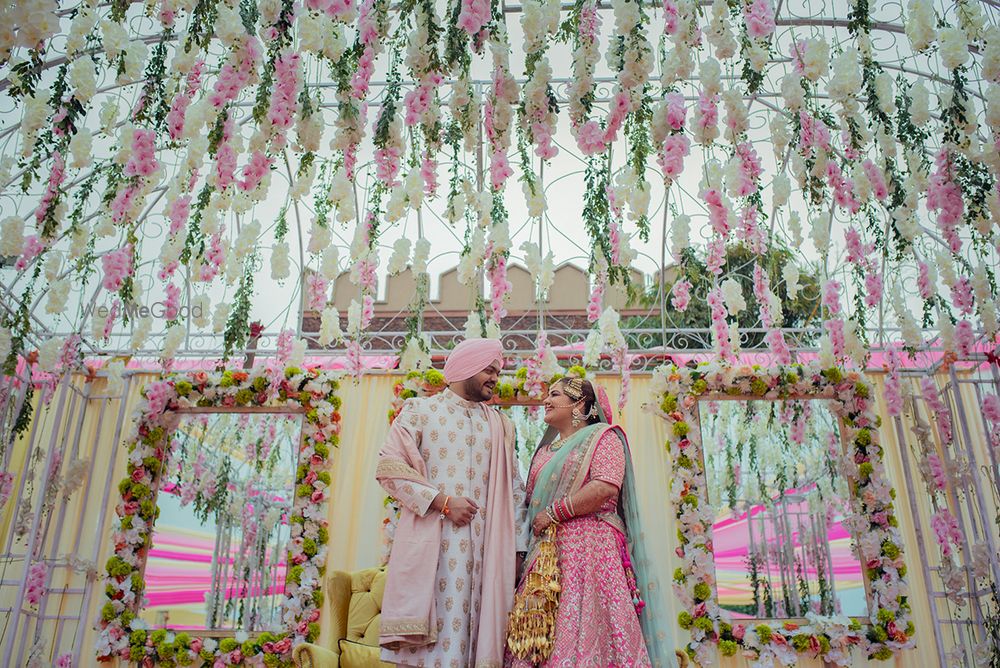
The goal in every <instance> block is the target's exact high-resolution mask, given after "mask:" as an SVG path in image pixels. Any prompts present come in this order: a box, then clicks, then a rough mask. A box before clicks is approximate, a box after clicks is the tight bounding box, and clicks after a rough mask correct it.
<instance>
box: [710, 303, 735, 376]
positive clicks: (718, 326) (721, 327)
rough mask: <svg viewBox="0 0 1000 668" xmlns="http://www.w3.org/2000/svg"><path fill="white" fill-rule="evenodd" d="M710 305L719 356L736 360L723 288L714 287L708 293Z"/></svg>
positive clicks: (730, 360)
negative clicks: (730, 337) (727, 319)
mask: <svg viewBox="0 0 1000 668" xmlns="http://www.w3.org/2000/svg"><path fill="white" fill-rule="evenodd" d="M708 306H709V308H710V309H711V312H712V334H713V338H714V339H715V345H716V348H717V349H718V351H719V357H720V358H721V359H722V360H723V361H726V362H734V361H735V360H736V355H735V353H734V352H733V348H732V344H731V342H730V340H729V323H728V322H726V305H725V302H724V301H723V299H722V290H721V289H720V288H714V289H713V290H712V291H711V292H709V293H708Z"/></svg>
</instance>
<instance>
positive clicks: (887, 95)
mask: <svg viewBox="0 0 1000 668" xmlns="http://www.w3.org/2000/svg"><path fill="white" fill-rule="evenodd" d="M875 95H876V97H877V98H878V106H879V109H880V110H881V111H882V113H883V114H886V115H888V116H891V115H892V114H894V113H895V111H896V98H895V95H894V93H893V86H892V75H891V74H889V73H888V72H882V73H881V74H879V75H878V76H877V77H875Z"/></svg>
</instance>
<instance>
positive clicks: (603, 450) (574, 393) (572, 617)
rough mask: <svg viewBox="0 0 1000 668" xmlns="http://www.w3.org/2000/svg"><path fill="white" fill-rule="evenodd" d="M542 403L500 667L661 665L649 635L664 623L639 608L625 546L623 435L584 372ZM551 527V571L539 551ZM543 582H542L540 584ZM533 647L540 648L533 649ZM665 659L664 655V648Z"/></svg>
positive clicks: (634, 570) (629, 486) (630, 523)
mask: <svg viewBox="0 0 1000 668" xmlns="http://www.w3.org/2000/svg"><path fill="white" fill-rule="evenodd" d="M544 407H545V422H546V424H547V425H548V430H547V431H546V434H545V436H544V437H543V438H542V441H541V443H540V444H539V447H538V449H537V450H536V452H535V454H534V457H533V459H532V462H531V468H530V470H529V473H528V483H527V488H528V489H527V491H528V513H529V517H532V518H533V520H532V532H533V534H534V535H533V538H532V542H531V545H530V546H529V554H528V558H527V560H526V561H525V564H526V566H527V569H526V574H525V576H524V577H523V578H522V580H521V583H520V585H519V586H518V591H517V595H516V599H515V603H514V612H513V613H512V615H511V624H510V628H509V630H508V632H509V637H508V646H509V651H508V655H507V664H508V665H511V666H515V667H517V668H522V667H525V666H531V665H537V664H539V663H541V665H546V666H601V667H603V666H612V665H614V666H649V665H660V664H661V662H660V661H659V660H658V659H657V654H659V652H657V651H656V649H655V647H654V643H652V642H650V641H653V640H659V639H662V640H665V641H666V640H667V638H666V637H663V634H662V633H657V632H656V631H654V630H653V629H652V623H653V622H661V623H669V620H667V619H659V620H657V619H655V618H653V619H646V618H649V617H651V615H650V612H651V611H647V612H646V613H645V614H643V613H642V610H643V607H644V606H645V603H644V602H643V595H644V591H643V587H644V586H645V585H646V581H645V580H644V578H643V577H642V576H643V573H642V571H643V570H644V569H641V568H638V567H637V565H635V564H634V563H633V561H632V558H631V556H632V555H633V554H635V553H634V551H633V549H631V548H630V545H629V539H630V538H632V539H634V538H635V537H636V534H632V535H631V536H630V530H633V531H636V530H637V529H638V527H637V523H638V514H637V512H636V502H635V498H634V479H633V474H632V465H631V461H630V456H629V450H628V442H627V440H626V437H625V432H624V431H623V430H622V429H621V428H620V427H616V426H611V425H610V424H609V422H608V419H607V418H608V416H609V415H610V414H611V411H610V406H609V405H608V402H607V395H606V394H605V393H604V391H603V390H602V389H598V390H597V391H595V386H594V385H593V384H592V383H591V382H590V381H589V380H585V379H583V378H575V377H574V378H569V377H567V378H563V379H560V380H559V381H557V382H555V383H553V385H552V386H551V387H550V389H549V394H548V397H547V398H546V399H545V402H544ZM553 533H554V534H555V536H556V539H555V552H556V556H557V561H558V567H557V568H556V569H553V568H552V566H554V564H549V563H548V562H549V561H554V560H547V559H546V555H545V553H546V544H548V545H549V551H551V540H549V539H551V536H552V535H553ZM556 579H558V582H557V583H555V582H554V580H556ZM543 580H545V581H546V584H543V585H541V586H539V582H541V581H543ZM550 581H551V582H550ZM556 590H558V591H559V594H558V603H556V602H555V601H554V600H553V601H550V606H549V610H548V613H547V614H543V615H542V616H546V617H548V619H549V625H550V626H551V625H552V623H553V622H554V631H553V630H551V629H550V630H548V631H544V632H540V631H539V630H538V629H539V625H538V619H539V611H538V609H539V600H540V599H541V598H546V596H547V594H546V593H545V592H548V591H556ZM540 592H541V593H540ZM549 598H553V599H554V596H549ZM556 606H558V607H556ZM656 616H657V617H658V616H659V615H656ZM640 619H642V620H643V624H642V627H646V628H647V630H646V632H647V634H655V636H653V637H647V638H646V639H645V640H644V636H643V630H644V629H643V628H642V627H641V626H640ZM543 635H544V636H547V637H541V636H543ZM647 644H648V645H649V650H648V651H647ZM655 644H659V643H655ZM665 644H670V643H665ZM540 646H544V647H545V649H544V650H543V651H541V652H539V651H537V649H538V647H540ZM651 656H653V657H654V659H653V662H651V660H650V657H651ZM666 656H669V657H670V659H671V660H672V659H673V656H672V650H671V652H670V653H669V654H667V655H666ZM654 662H655V663H654Z"/></svg>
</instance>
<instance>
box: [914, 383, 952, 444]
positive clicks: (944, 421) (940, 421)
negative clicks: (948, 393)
mask: <svg viewBox="0 0 1000 668" xmlns="http://www.w3.org/2000/svg"><path fill="white" fill-rule="evenodd" d="M920 390H921V391H922V392H923V394H924V402H926V404H927V408H928V409H930V410H931V411H932V412H933V413H934V416H935V418H936V419H937V426H938V433H939V434H940V436H941V443H942V444H943V445H945V446H948V445H951V443H952V440H953V434H952V429H951V412H950V411H949V410H948V407H947V406H945V403H944V401H942V400H941V395H940V394H939V393H938V388H937V385H936V384H935V383H934V379H933V378H930V377H927V376H924V377H923V378H921V379H920Z"/></svg>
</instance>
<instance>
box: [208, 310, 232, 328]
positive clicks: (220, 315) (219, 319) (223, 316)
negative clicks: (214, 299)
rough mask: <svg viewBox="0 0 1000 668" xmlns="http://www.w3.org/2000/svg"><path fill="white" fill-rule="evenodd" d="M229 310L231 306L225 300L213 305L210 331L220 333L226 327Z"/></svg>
mask: <svg viewBox="0 0 1000 668" xmlns="http://www.w3.org/2000/svg"><path fill="white" fill-rule="evenodd" d="M230 310H232V306H231V305H230V304H227V303H226V302H219V303H218V304H216V305H215V312H214V313H213V314H212V331H213V332H214V333H215V334H221V333H222V332H223V331H224V330H225V329H226V321H228V320H229V311H230Z"/></svg>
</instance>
